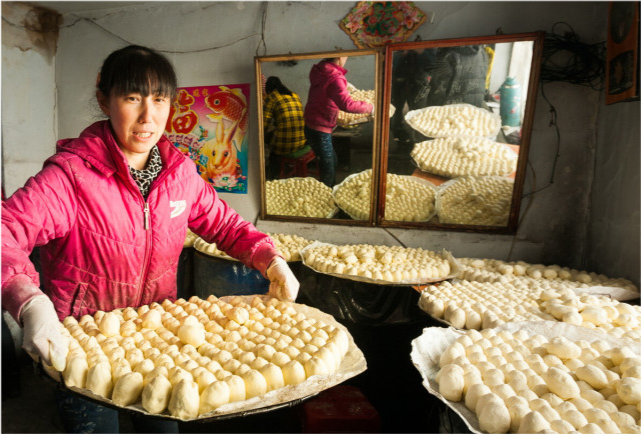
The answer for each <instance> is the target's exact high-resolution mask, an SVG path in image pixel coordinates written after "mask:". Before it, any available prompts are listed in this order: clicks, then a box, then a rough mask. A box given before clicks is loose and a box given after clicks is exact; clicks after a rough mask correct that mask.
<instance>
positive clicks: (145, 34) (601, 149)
mask: <svg viewBox="0 0 641 434" xmlns="http://www.w3.org/2000/svg"><path fill="white" fill-rule="evenodd" d="M354 4H355V2H351V1H350V2H333V1H332V2H267V3H265V2H155V3H147V4H142V5H138V4H137V5H135V6H131V7H125V8H122V7H120V8H114V9H110V10H108V11H94V12H86V13H83V14H78V15H65V20H64V24H63V27H62V29H61V33H60V39H59V42H58V52H57V55H56V70H55V76H56V79H55V84H56V85H57V95H58V106H57V115H58V131H59V133H58V136H59V137H60V138H64V137H71V136H76V135H77V134H78V133H79V132H80V131H81V130H82V129H83V128H84V127H85V126H87V125H88V124H89V123H90V122H92V121H93V120H95V116H96V115H97V114H98V110H97V107H96V106H95V103H94V102H93V99H94V98H93V92H94V85H95V79H96V74H97V72H98V69H99V67H100V65H101V62H102V60H103V59H104V58H105V57H106V55H107V54H108V53H109V52H111V51H113V50H114V49H116V48H119V47H121V46H123V45H125V44H128V43H135V44H141V45H148V46H151V47H154V48H156V49H158V50H161V51H165V52H166V53H167V55H168V57H169V58H170V59H171V60H172V62H173V63H174V65H175V66H176V69H177V72H178V78H179V84H180V85H181V86H197V85H207V84H225V83H227V84H231V83H252V99H251V102H250V104H251V107H250V108H251V118H250V132H249V143H250V151H249V152H250V158H249V170H250V174H252V175H253V176H251V178H250V184H249V193H248V194H247V195H233V194H222V195H221V196H222V197H223V199H225V200H227V201H228V202H229V203H230V204H231V205H232V206H233V207H234V208H235V209H236V210H237V211H238V212H239V213H240V214H241V215H242V216H243V217H245V218H246V219H248V220H250V221H255V220H256V219H257V216H258V210H259V199H260V198H259V186H258V181H259V179H258V144H257V137H258V135H257V132H256V125H257V118H256V100H255V96H254V95H255V92H254V89H253V86H254V63H253V58H254V56H255V55H274V54H284V53H290V52H291V53H303V52H315V51H329V50H333V49H334V48H335V47H340V48H342V49H353V48H355V47H354V45H353V43H352V41H351V40H350V39H349V37H348V36H347V35H346V34H345V33H344V32H343V31H342V30H341V29H340V28H339V27H338V23H339V21H340V20H341V19H342V18H343V17H344V16H345V15H346V14H347V13H348V12H349V10H350V9H351V7H353V6H354ZM415 4H416V5H417V6H418V7H420V8H421V9H422V10H423V11H425V12H434V13H435V19H434V22H433V23H429V22H426V23H425V24H423V25H422V26H421V27H420V28H419V29H418V31H417V32H416V33H415V34H414V35H413V36H412V38H411V39H413V38H414V37H416V36H420V37H421V39H422V40H428V39H447V38H458V37H467V36H480V35H492V34H495V33H496V32H497V30H499V29H500V30H501V31H502V32H503V33H521V32H531V31H538V30H544V31H550V30H551V29H552V26H553V24H554V23H556V22H558V21H565V22H568V23H569V24H570V25H571V26H572V27H573V28H574V30H575V31H576V33H577V34H578V35H579V37H580V38H581V40H582V41H583V42H586V43H594V42H597V41H602V40H605V29H606V20H607V3H606V2H554V3H553V4H552V3H544V2H541V3H539V2H524V1H515V2H415ZM552 5H553V6H552ZM265 8H266V26H265V34H264V41H265V47H266V49H264V48H265V47H263V46H262V45H259V42H260V28H261V18H262V14H263V12H264V11H265ZM257 29H258V30H257ZM3 48H4V47H3ZM9 66H10V67H14V68H15V67H18V66H17V65H9ZM6 67H7V65H5V59H4V50H3V73H4V69H5V68H6ZM3 75H4V74H3ZM15 75H17V76H18V77H20V73H19V72H18V73H16V74H15ZM24 78H25V81H24V82H23V83H22V86H27V83H26V80H27V78H26V75H24ZM19 83H20V80H18V81H17V82H16V83H15V87H16V88H20V85H19ZM4 87H5V86H4V83H3V90H4ZM544 89H545V95H546V96H547V98H548V100H549V101H550V102H551V103H552V104H553V105H554V106H555V108H556V110H557V112H558V125H559V128H560V132H561V143H560V151H559V155H560V156H559V160H558V162H557V166H556V171H555V177H554V184H552V185H551V186H549V187H547V188H545V189H544V190H542V191H541V192H538V193H535V194H531V195H529V196H528V198H527V199H526V200H524V202H523V206H522V225H521V227H520V229H519V231H518V232H517V234H516V236H514V237H513V236H505V235H502V236H498V235H478V234H468V233H457V232H440V231H425V230H389V231H386V230H383V229H380V228H349V227H347V228H346V227H343V226H332V225H319V226H314V225H307V224H289V223H288V224H283V223H278V222H258V223H257V225H258V227H259V228H261V229H263V230H266V231H273V232H287V233H299V234H300V235H302V236H306V237H309V238H315V239H320V240H323V241H330V242H331V241H334V242H366V243H372V244H379V243H381V244H398V242H399V240H400V242H403V243H404V244H406V245H408V246H421V247H424V248H430V249H440V248H446V249H448V250H450V251H452V252H453V253H454V255H455V256H474V257H487V258H497V259H512V260H515V259H523V260H526V261H528V262H534V263H536V262H540V263H546V264H552V263H556V264H560V265H566V266H571V267H575V268H582V269H585V268H586V267H588V266H590V267H598V268H599V269H598V271H600V272H603V273H605V274H608V275H611V276H613V277H619V276H623V277H627V278H630V279H632V280H633V281H635V282H636V283H637V284H638V283H639V267H638V263H639V251H638V248H636V249H635V248H634V247H633V245H634V246H638V245H639V231H638V215H639V204H638V196H639V195H638V177H639V167H638V147H637V148H636V152H637V153H636V154H635V155H636V158H629V155H626V152H628V153H629V152H631V151H632V149H631V148H632V145H631V143H633V142H634V141H635V140H636V143H637V144H638V138H639V132H638V104H637V106H636V107H637V109H636V110H637V115H636V118H635V117H634V114H633V113H632V114H629V113H625V114H626V116H619V113H618V111H619V110H620V111H621V112H626V108H625V107H624V106H621V108H620V109H618V108H613V109H609V110H607V111H605V112H604V113H601V112H600V110H601V109H602V106H603V102H602V100H601V99H600V97H601V93H600V92H597V91H593V90H590V89H589V88H586V87H582V86H575V85H570V84H567V83H552V84H548V85H546V86H545V88H544ZM4 100H5V98H4V95H3V104H4ZM49 108H53V107H52V106H48V107H46V110H45V111H46V112H47V113H48V118H49V119H55V112H56V110H55V109H53V110H52V112H53V113H49ZM3 109H4V107H3ZM549 109H550V107H549V106H548V104H547V103H546V101H545V100H544V99H543V98H542V95H541V93H540V92H539V97H538V99H537V110H536V114H535V123H534V131H533V136H532V141H531V150H530V163H531V166H530V167H529V168H528V173H527V176H526V184H525V193H526V194H527V193H530V192H532V191H535V190H538V189H540V188H541V187H544V186H546V184H548V181H549V179H550V174H551V172H552V166H553V162H554V158H555V155H556V154H557V138H556V130H555V128H553V127H550V126H549V121H550V117H549ZM4 115H5V112H4V110H3V131H6V130H7V128H6V126H7V125H12V124H10V123H9V122H12V121H13V122H15V119H12V118H13V116H9V118H7V119H5V116H4ZM599 115H603V116H607V117H608V118H611V119H616V121H617V123H618V128H617V131H625V130H632V132H631V133H630V135H629V136H628V135H626V136H625V137H624V138H625V139H626V140H624V142H625V143H621V141H618V142H617V143H608V146H607V147H606V146H605V143H606V138H605V136H604V135H601V133H602V131H603V128H602V127H603V122H605V123H608V121H603V122H597V118H598V116H599ZM14 124H15V123H14ZM634 125H636V133H635V132H634V129H633V127H634ZM597 127H599V128H597ZM20 132H21V133H22V134H23V135H24V134H25V133H27V132H28V131H26V130H25V129H24V128H22V129H21V131H20ZM612 133H614V131H610V134H612ZM604 134H605V133H604ZM597 137H598V140H597ZM12 146H18V145H16V144H12ZM619 147H620V148H619ZM613 148H614V149H617V150H620V151H621V152H613V153H612V155H611V156H609V157H608V158H610V160H608V161H607V162H603V163H602V161H601V159H602V158H606V157H607V155H606V151H607V150H609V149H613ZM635 162H636V163H637V165H636V166H635V165H634V163H635ZM602 164H603V166H602ZM619 165H623V166H624V167H626V171H625V172H626V173H624V172H623V171H621V172H619V173H620V174H619V175H618V177H617V179H618V181H617V182H618V184H619V185H621V186H623V187H626V188H625V189H624V190H625V192H628V191H630V192H632V193H634V191H633V190H634V189H633V188H631V187H628V184H629V183H630V181H628V179H629V177H628V176H627V172H630V173H631V174H630V176H631V177H632V179H633V180H634V179H636V181H635V182H636V186H637V189H636V196H635V198H636V199H637V202H636V204H635V203H632V202H630V201H628V202H626V204H625V205H621V203H620V201H621V200H624V199H625V198H623V197H620V196H618V195H616V194H608V191H609V190H610V188H609V186H608V182H610V181H609V179H608V178H607V177H606V176H604V174H606V173H608V172H609V170H608V168H609V167H618V166H619ZM595 166H596V168H597V169H596V172H595ZM635 176H636V178H634V177H635ZM535 180H536V182H534V181H535ZM595 192H596V193H595ZM591 200H592V201H593V203H592V205H593V207H592V209H591V208H590V205H591V202H590V201H591ZM530 202H531V206H529V207H528V205H529V203H530ZM604 205H609V206H610V207H611V208H612V207H617V206H621V207H623V209H624V210H625V212H627V213H632V214H634V213H636V216H637V218H636V223H637V227H636V231H635V230H633V229H634V228H632V226H633V225H634V223H635V221H634V219H628V218H622V217H620V216H618V215H613V214H612V213H605V212H596V211H595V206H596V207H603V206H604ZM595 219H596V220H595ZM591 220H594V221H591ZM588 234H590V239H591V242H590V243H589V244H588V242H587V241H586V240H587V239H588ZM616 245H622V246H626V247H624V248H622V249H619V250H616V249H615V246H616ZM603 246H607V248H605V249H603V250H602V251H601V250H599V251H597V250H595V248H599V249H600V248H601V247H603ZM619 251H626V252H628V251H629V260H628V261H621V257H620V254H619ZM602 253H603V255H604V256H606V257H605V258H601V254H602ZM599 258H600V259H599ZM635 264H636V265H635Z"/></svg>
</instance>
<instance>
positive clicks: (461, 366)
mask: <svg viewBox="0 0 641 434" xmlns="http://www.w3.org/2000/svg"><path fill="white" fill-rule="evenodd" d="M411 358H412V362H413V363H414V366H415V367H416V368H417V370H418V371H419V372H420V374H421V376H422V378H423V385H424V386H425V388H426V389H427V391H428V392H429V393H430V394H432V395H434V396H436V397H437V398H438V399H439V400H441V401H442V402H444V403H445V404H446V405H447V406H448V407H449V408H451V409H452V410H453V411H455V412H456V413H457V414H458V415H459V416H461V418H462V419H463V421H464V422H465V423H466V424H467V426H468V427H469V429H470V430H472V432H474V433H485V432H487V433H505V432H511V433H542V432H545V433H560V434H565V433H571V432H581V433H603V434H605V433H638V432H640V431H641V426H639V425H640V421H639V417H640V416H639V415H640V411H641V408H640V404H639V402H640V400H641V375H640V373H641V348H640V347H639V346H638V345H630V343H629V342H624V341H621V340H618V339H615V338H611V337H608V336H603V335H602V334H600V333H597V332H595V331H594V330H588V329H585V328H583V327H578V326H575V325H573V324H564V323H555V322H549V321H543V322H535V323H530V322H514V323H507V324H504V325H502V326H500V327H497V328H491V329H485V330H482V331H480V332H479V331H477V330H468V331H460V330H454V329H452V328H449V329H446V328H439V327H430V328H426V329H424V330H423V334H422V335H421V336H419V337H418V338H416V339H414V341H412V351H411Z"/></svg>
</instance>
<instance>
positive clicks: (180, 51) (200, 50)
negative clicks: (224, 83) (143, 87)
mask: <svg viewBox="0 0 641 434" xmlns="http://www.w3.org/2000/svg"><path fill="white" fill-rule="evenodd" d="M101 18H104V17H101ZM263 19H264V18H263ZM79 22H88V23H90V24H93V25H94V26H96V27H98V28H99V29H100V30H102V31H103V32H105V33H107V34H109V35H111V36H113V37H114V38H116V39H119V40H120V41H122V42H124V43H126V44H127V45H139V44H137V43H134V42H131V41H128V40H127V39H125V38H123V37H121V36H119V35H117V34H116V33H114V32H112V31H111V30H109V29H107V28H106V27H104V26H102V25H100V24H98V23H97V22H96V20H94V19H91V18H85V17H78V19H77V20H76V21H74V22H72V23H70V24H68V25H66V26H61V27H60V28H69V27H73V26H75V25H76V24H78V23H79ZM263 29H264V26H263ZM259 35H260V34H259V33H252V34H250V35H247V36H244V37H242V38H239V39H236V40H234V41H231V42H229V43H227V44H223V45H218V46H215V47H208V48H201V49H198V50H163V49H161V48H155V47H154V49H155V50H156V51H158V52H160V53H165V54H192V53H203V52H206V51H213V50H218V49H220V48H226V47H229V46H232V45H234V44H237V43H239V42H242V41H244V40H246V39H250V38H253V37H255V36H259ZM263 39H264V35H263Z"/></svg>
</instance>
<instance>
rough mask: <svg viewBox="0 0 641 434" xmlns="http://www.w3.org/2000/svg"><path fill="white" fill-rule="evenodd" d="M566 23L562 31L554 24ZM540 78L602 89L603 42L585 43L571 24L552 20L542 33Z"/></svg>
mask: <svg viewBox="0 0 641 434" xmlns="http://www.w3.org/2000/svg"><path fill="white" fill-rule="evenodd" d="M560 26H566V27H567V29H566V30H565V31H564V32H563V34H561V33H559V32H558V30H559V29H558V27H560ZM541 60H542V61H541V81H543V82H552V81H564V82H568V83H572V84H578V85H581V86H589V87H591V88H592V89H594V90H603V88H604V87H603V82H604V78H605V42H598V43H596V44H585V43H583V42H581V41H580V40H579V36H578V35H577V34H576V32H575V31H574V29H573V28H572V26H570V25H569V24H568V23H566V22H564V21H560V22H557V23H555V24H554V25H553V26H552V32H551V33H547V34H546V35H545V43H544V44H543V54H542V59H541Z"/></svg>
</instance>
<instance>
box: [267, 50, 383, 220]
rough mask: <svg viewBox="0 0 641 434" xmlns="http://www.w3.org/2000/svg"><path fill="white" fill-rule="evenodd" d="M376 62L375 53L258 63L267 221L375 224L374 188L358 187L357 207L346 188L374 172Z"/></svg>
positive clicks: (270, 58)
mask: <svg viewBox="0 0 641 434" xmlns="http://www.w3.org/2000/svg"><path fill="white" fill-rule="evenodd" d="M377 58H378V55H377V53H376V52H375V51H372V50H358V51H346V52H327V53H313V54H300V55H286V56H267V57H257V58H256V75H257V80H260V81H259V86H261V85H262V91H261V92H260V95H259V105H260V109H259V117H260V121H261V129H262V131H261V134H260V138H261V143H260V145H261V161H262V163H263V167H262V168H261V173H262V180H263V181H262V193H263V194H262V199H263V207H262V212H261V217H262V218H273V217H283V216H285V217H304V218H322V219H332V221H353V220H361V221H365V222H371V221H372V220H373V216H372V215H371V212H370V211H369V209H370V208H371V203H373V194H372V192H373V191H375V189H373V188H371V185H370V184H367V185H363V184H361V187H362V188H361V190H362V191H361V192H360V196H359V202H363V203H364V204H366V207H358V206H354V204H353V202H354V201H353V200H351V198H349V199H348V198H347V196H346V195H345V194H344V193H343V192H344V191H345V189H343V188H342V187H344V186H345V184H346V181H349V180H350V179H352V178H353V177H354V176H355V174H358V173H361V172H364V171H368V170H369V171H370V172H371V171H372V168H373V167H374V158H375V154H374V145H375V140H376V134H375V132H376V130H377V129H376V128H375V121H374V119H375V118H374V116H372V110H373V107H374V106H375V100H376V98H375V93H376V83H377V82H378V80H377V76H378V68H377V65H378V63H379V62H378V60H377ZM344 70H346V71H347V72H345V73H343V71H344ZM337 75H338V77H337ZM342 76H344V78H345V79H346V80H347V83H345V84H344V89H341V87H342V86H341V85H340V84H337V82H338V83H340V81H341V79H340V77H342ZM339 109H344V110H339ZM305 112H307V113H306V114H305ZM306 120H307V122H306ZM369 182H371V179H370V181H369ZM361 208H363V209H361ZM365 208H366V210H365Z"/></svg>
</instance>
